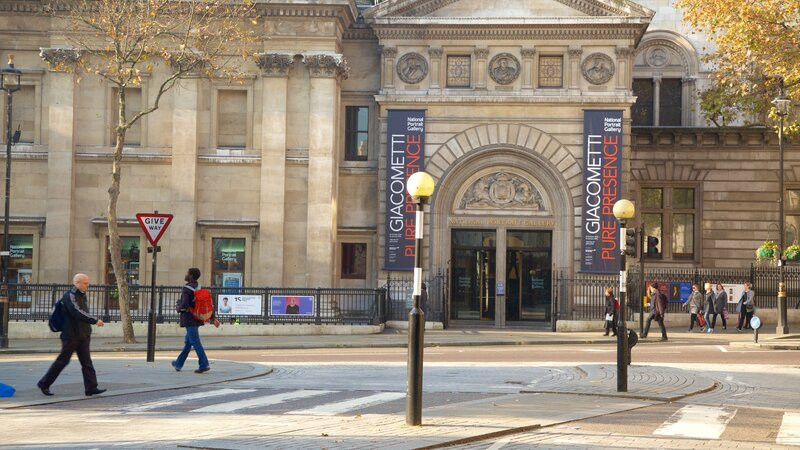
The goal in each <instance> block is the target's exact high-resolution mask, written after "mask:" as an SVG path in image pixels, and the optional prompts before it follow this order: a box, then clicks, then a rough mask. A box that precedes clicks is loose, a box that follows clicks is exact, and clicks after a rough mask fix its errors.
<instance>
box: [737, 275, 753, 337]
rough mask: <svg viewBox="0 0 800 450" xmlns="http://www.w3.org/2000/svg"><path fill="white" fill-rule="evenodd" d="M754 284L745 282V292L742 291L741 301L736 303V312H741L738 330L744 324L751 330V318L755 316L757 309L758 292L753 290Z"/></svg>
mask: <svg viewBox="0 0 800 450" xmlns="http://www.w3.org/2000/svg"><path fill="white" fill-rule="evenodd" d="M752 289H753V285H752V284H751V283H750V282H749V281H746V282H745V283H744V292H742V296H741V298H739V303H738V304H737V305H736V312H738V313H739V323H738V324H737V325H736V329H737V331H742V325H744V328H745V329H747V330H750V329H751V327H750V319H752V318H753V312H754V311H755V296H756V293H755V292H754V291H753V290H752Z"/></svg>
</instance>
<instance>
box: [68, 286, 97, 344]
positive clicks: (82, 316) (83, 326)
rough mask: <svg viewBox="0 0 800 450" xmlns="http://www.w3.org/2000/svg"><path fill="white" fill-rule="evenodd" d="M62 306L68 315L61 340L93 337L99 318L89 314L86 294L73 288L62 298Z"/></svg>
mask: <svg viewBox="0 0 800 450" xmlns="http://www.w3.org/2000/svg"><path fill="white" fill-rule="evenodd" d="M61 306H62V308H63V310H64V312H65V313H66V314H64V329H63V331H62V332H61V339H64V340H70V339H86V338H88V337H89V336H91V335H92V325H94V324H96V323H97V318H96V317H94V316H92V315H91V314H89V307H88V305H87V303H86V294H85V293H83V292H81V291H80V290H78V288H76V287H73V288H72V289H70V290H69V291H67V292H66V293H65V294H64V296H63V297H61Z"/></svg>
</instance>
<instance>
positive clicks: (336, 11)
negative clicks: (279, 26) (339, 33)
mask: <svg viewBox="0 0 800 450" xmlns="http://www.w3.org/2000/svg"><path fill="white" fill-rule="evenodd" d="M354 6H355V5H354V3H353V2H351V1H349V0H343V1H342V2H336V3H331V4H302V5H298V4H275V3H260V4H257V5H256V11H257V12H258V14H259V16H261V17H275V18H281V19H286V18H295V17H296V18H305V17H311V18H332V19H338V21H339V24H340V25H341V27H342V29H343V30H347V29H349V28H350V26H351V25H352V24H353V23H354V22H355V18H356V15H357V14H358V13H357V12H356V11H355V8H354Z"/></svg>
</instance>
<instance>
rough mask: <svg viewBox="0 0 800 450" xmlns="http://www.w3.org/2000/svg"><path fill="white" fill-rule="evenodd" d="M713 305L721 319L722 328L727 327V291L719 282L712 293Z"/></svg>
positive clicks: (725, 328)
mask: <svg viewBox="0 0 800 450" xmlns="http://www.w3.org/2000/svg"><path fill="white" fill-rule="evenodd" d="M714 307H715V310H716V312H717V314H719V316H720V318H721V319H722V329H723V330H727V329H728V293H727V292H725V288H723V287H722V285H721V284H720V283H717V291H716V292H715V293H714Z"/></svg>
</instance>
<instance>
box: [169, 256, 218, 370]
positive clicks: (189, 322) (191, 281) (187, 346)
mask: <svg viewBox="0 0 800 450" xmlns="http://www.w3.org/2000/svg"><path fill="white" fill-rule="evenodd" d="M184 279H185V280H186V285H184V286H183V290H182V291H181V303H180V307H179V309H180V312H181V328H186V338H185V339H184V341H183V350H182V351H181V353H180V354H179V355H178V358H177V359H176V360H175V361H172V367H174V368H175V370H176V371H178V372H180V371H181V369H182V368H183V363H185V362H186V358H187V357H188V356H189V352H190V351H192V347H194V351H195V353H197V359H198V360H199V362H200V367H199V368H198V369H197V370H195V371H194V372H195V373H203V372H208V371H209V370H211V367H210V366H209V364H208V357H206V352H205V350H203V344H202V343H201V342H200V333H199V327H201V326H203V325H205V323H204V322H203V321H200V320H197V319H195V318H194V316H193V315H192V313H191V312H190V311H189V308H191V307H192V306H194V292H195V291H196V290H198V289H200V285H199V284H198V283H197V280H199V279H200V269H198V268H197V267H192V268H191V269H189V270H188V271H187V272H186V277H185V278H184ZM211 320H213V321H214V326H215V327H217V328H219V320H217V318H216V316H215V315H214V313H213V312H212V313H211Z"/></svg>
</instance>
